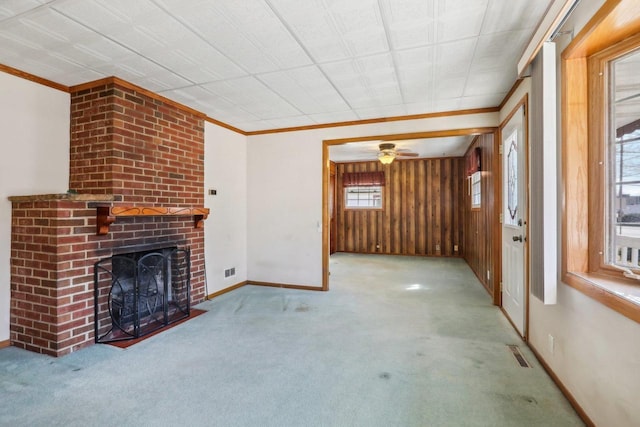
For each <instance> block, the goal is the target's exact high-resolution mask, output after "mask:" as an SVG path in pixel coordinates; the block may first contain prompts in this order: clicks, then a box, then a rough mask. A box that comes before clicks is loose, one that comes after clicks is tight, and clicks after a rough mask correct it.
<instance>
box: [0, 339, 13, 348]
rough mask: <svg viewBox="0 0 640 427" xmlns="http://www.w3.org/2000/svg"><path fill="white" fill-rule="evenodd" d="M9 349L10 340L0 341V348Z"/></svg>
mask: <svg viewBox="0 0 640 427" xmlns="http://www.w3.org/2000/svg"><path fill="white" fill-rule="evenodd" d="M7 347H11V340H6V341H0V348H7Z"/></svg>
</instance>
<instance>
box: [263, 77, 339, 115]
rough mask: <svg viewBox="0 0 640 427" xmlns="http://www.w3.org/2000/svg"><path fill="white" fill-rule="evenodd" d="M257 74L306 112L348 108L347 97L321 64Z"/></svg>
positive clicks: (266, 83) (265, 82)
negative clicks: (338, 90)
mask: <svg viewBox="0 0 640 427" xmlns="http://www.w3.org/2000/svg"><path fill="white" fill-rule="evenodd" d="M257 77H258V79H260V80H261V81H262V82H263V83H264V84H265V85H266V86H268V87H270V88H271V89H272V90H274V91H276V92H278V93H279V94H280V95H281V96H282V97H284V98H285V99H286V100H287V101H289V102H290V103H291V104H292V105H295V106H296V108H298V110H300V111H301V112H303V113H304V114H314V113H324V112H330V111H336V110H337V111H341V110H345V109H346V108H348V106H347V104H346V103H345V101H344V99H342V97H341V96H340V94H339V93H338V92H337V91H336V90H335V88H334V87H333V86H332V85H331V83H330V82H329V81H328V80H327V79H326V78H325V76H324V75H323V74H322V72H321V71H320V69H319V68H318V67H315V66H313V67H304V68H296V69H293V70H288V71H281V72H277V73H270V74H262V75H260V76H257Z"/></svg>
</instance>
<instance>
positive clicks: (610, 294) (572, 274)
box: [562, 0, 640, 323]
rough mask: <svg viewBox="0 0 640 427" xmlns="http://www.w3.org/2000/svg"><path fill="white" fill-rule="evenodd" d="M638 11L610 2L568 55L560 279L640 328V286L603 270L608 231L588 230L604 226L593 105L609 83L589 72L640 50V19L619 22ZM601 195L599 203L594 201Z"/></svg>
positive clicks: (601, 118)
mask: <svg viewBox="0 0 640 427" xmlns="http://www.w3.org/2000/svg"><path fill="white" fill-rule="evenodd" d="M639 13H640V6H639V5H638V4H637V2H634V1H632V0H622V1H607V2H605V4H604V5H603V6H602V8H601V9H600V10H599V11H598V12H597V13H596V14H595V15H594V16H593V18H592V19H591V20H590V21H589V22H588V23H587V24H586V25H585V27H584V28H583V29H582V30H581V31H580V33H579V34H578V35H577V36H576V37H575V39H574V40H573V41H572V42H571V43H570V44H569V46H568V47H567V48H566V49H565V50H564V52H563V53H562V76H563V77H562V95H563V96H562V151H563V156H562V158H563V160H562V162H563V178H564V179H563V182H564V184H563V190H564V194H563V202H564V203H563V214H562V280H563V282H564V283H566V284H568V285H569V286H572V287H574V288H576V289H577V290H579V291H580V292H582V293H584V294H585V295H587V296H589V297H591V298H593V299H595V300H597V301H598V302H600V303H602V304H604V305H605V306H607V307H609V308H611V309H613V310H615V311H617V312H618V313H620V314H622V315H624V316H626V317H628V318H630V319H632V320H634V321H636V322H639V323H640V284H639V283H638V282H637V281H635V280H630V279H627V278H625V277H624V276H623V275H622V273H621V272H620V271H618V270H617V269H615V268H614V267H611V266H607V265H604V257H603V255H604V254H603V253H601V252H603V248H604V246H603V245H604V233H603V232H602V231H600V232H598V230H596V229H595V228H594V227H589V224H590V223H593V224H602V226H604V217H603V215H604V205H603V202H604V197H605V195H604V184H605V181H604V168H602V167H601V165H602V164H601V163H600V162H601V161H605V160H604V158H603V157H602V154H604V151H603V149H602V144H603V141H604V135H605V134H604V131H605V128H604V126H602V123H603V122H605V121H606V115H605V114H606V110H603V108H606V102H599V103H598V104H599V106H598V107H597V109H598V110H599V112H597V111H591V108H590V107H593V105H590V104H589V102H588V101H589V99H590V98H591V99H594V97H595V98H599V99H601V100H602V99H603V98H602V94H603V92H602V91H599V90H600V88H601V85H602V84H604V83H603V82H601V81H599V80H601V79H594V76H591V75H590V73H592V72H596V71H594V70H596V69H597V68H595V69H594V68H593V66H594V63H593V62H592V61H601V60H602V59H603V58H607V57H609V58H611V57H610V56H609V55H611V54H613V53H614V52H617V54H616V55H615V57H618V56H620V55H621V53H620V52H622V51H623V50H626V51H629V50H632V48H631V47H632V46H640V36H632V35H633V34H637V33H638V32H639V31H640V20H632V21H627V22H626V23H625V25H620V17H623V16H637V15H638V14H639ZM630 36H631V37H630ZM589 57H591V58H589ZM601 63H602V62H601ZM590 65H591V68H590ZM598 73H599V71H598ZM594 114H597V115H598V116H597V117H594ZM594 118H595V122H593V121H592V120H594ZM590 124H591V125H590ZM596 193H597V194H599V195H601V197H600V198H599V199H598V198H597V197H592V196H593V194H596ZM600 228H602V227H600Z"/></svg>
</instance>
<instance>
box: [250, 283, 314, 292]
mask: <svg viewBox="0 0 640 427" xmlns="http://www.w3.org/2000/svg"><path fill="white" fill-rule="evenodd" d="M247 284H248V285H256V286H267V287H270V288H285V289H298V290H301V291H322V290H324V289H322V286H309V285H289V284H286V283H271V282H256V281H255V280H248V281H247Z"/></svg>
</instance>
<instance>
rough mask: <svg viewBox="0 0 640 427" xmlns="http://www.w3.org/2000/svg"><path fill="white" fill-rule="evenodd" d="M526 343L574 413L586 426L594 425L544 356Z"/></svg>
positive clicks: (593, 426) (591, 426)
mask: <svg viewBox="0 0 640 427" xmlns="http://www.w3.org/2000/svg"><path fill="white" fill-rule="evenodd" d="M527 345H528V346H529V348H530V349H531V352H532V353H533V355H534V356H536V359H538V362H540V365H542V367H543V368H544V370H545V371H546V372H547V375H549V376H550V377H551V379H552V380H553V382H554V383H556V385H557V386H558V388H559V389H560V391H561V392H562V394H564V397H566V398H567V400H568V401H569V403H570V404H571V406H572V407H573V410H574V411H576V414H578V416H579V417H580V418H581V419H582V422H584V423H585V424H586V425H587V427H595V423H594V422H593V421H592V420H591V418H589V416H588V415H587V413H586V412H585V411H584V409H582V406H580V404H579V403H578V401H577V400H576V399H575V397H573V394H571V392H570V391H569V389H568V388H567V387H565V385H564V384H563V383H562V381H560V378H558V376H557V375H556V374H555V372H553V369H551V367H550V366H549V365H547V362H545V360H544V358H543V357H542V356H541V355H540V353H538V351H537V350H536V349H535V347H534V346H532V345H531V343H530V342H529V343H527Z"/></svg>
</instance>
